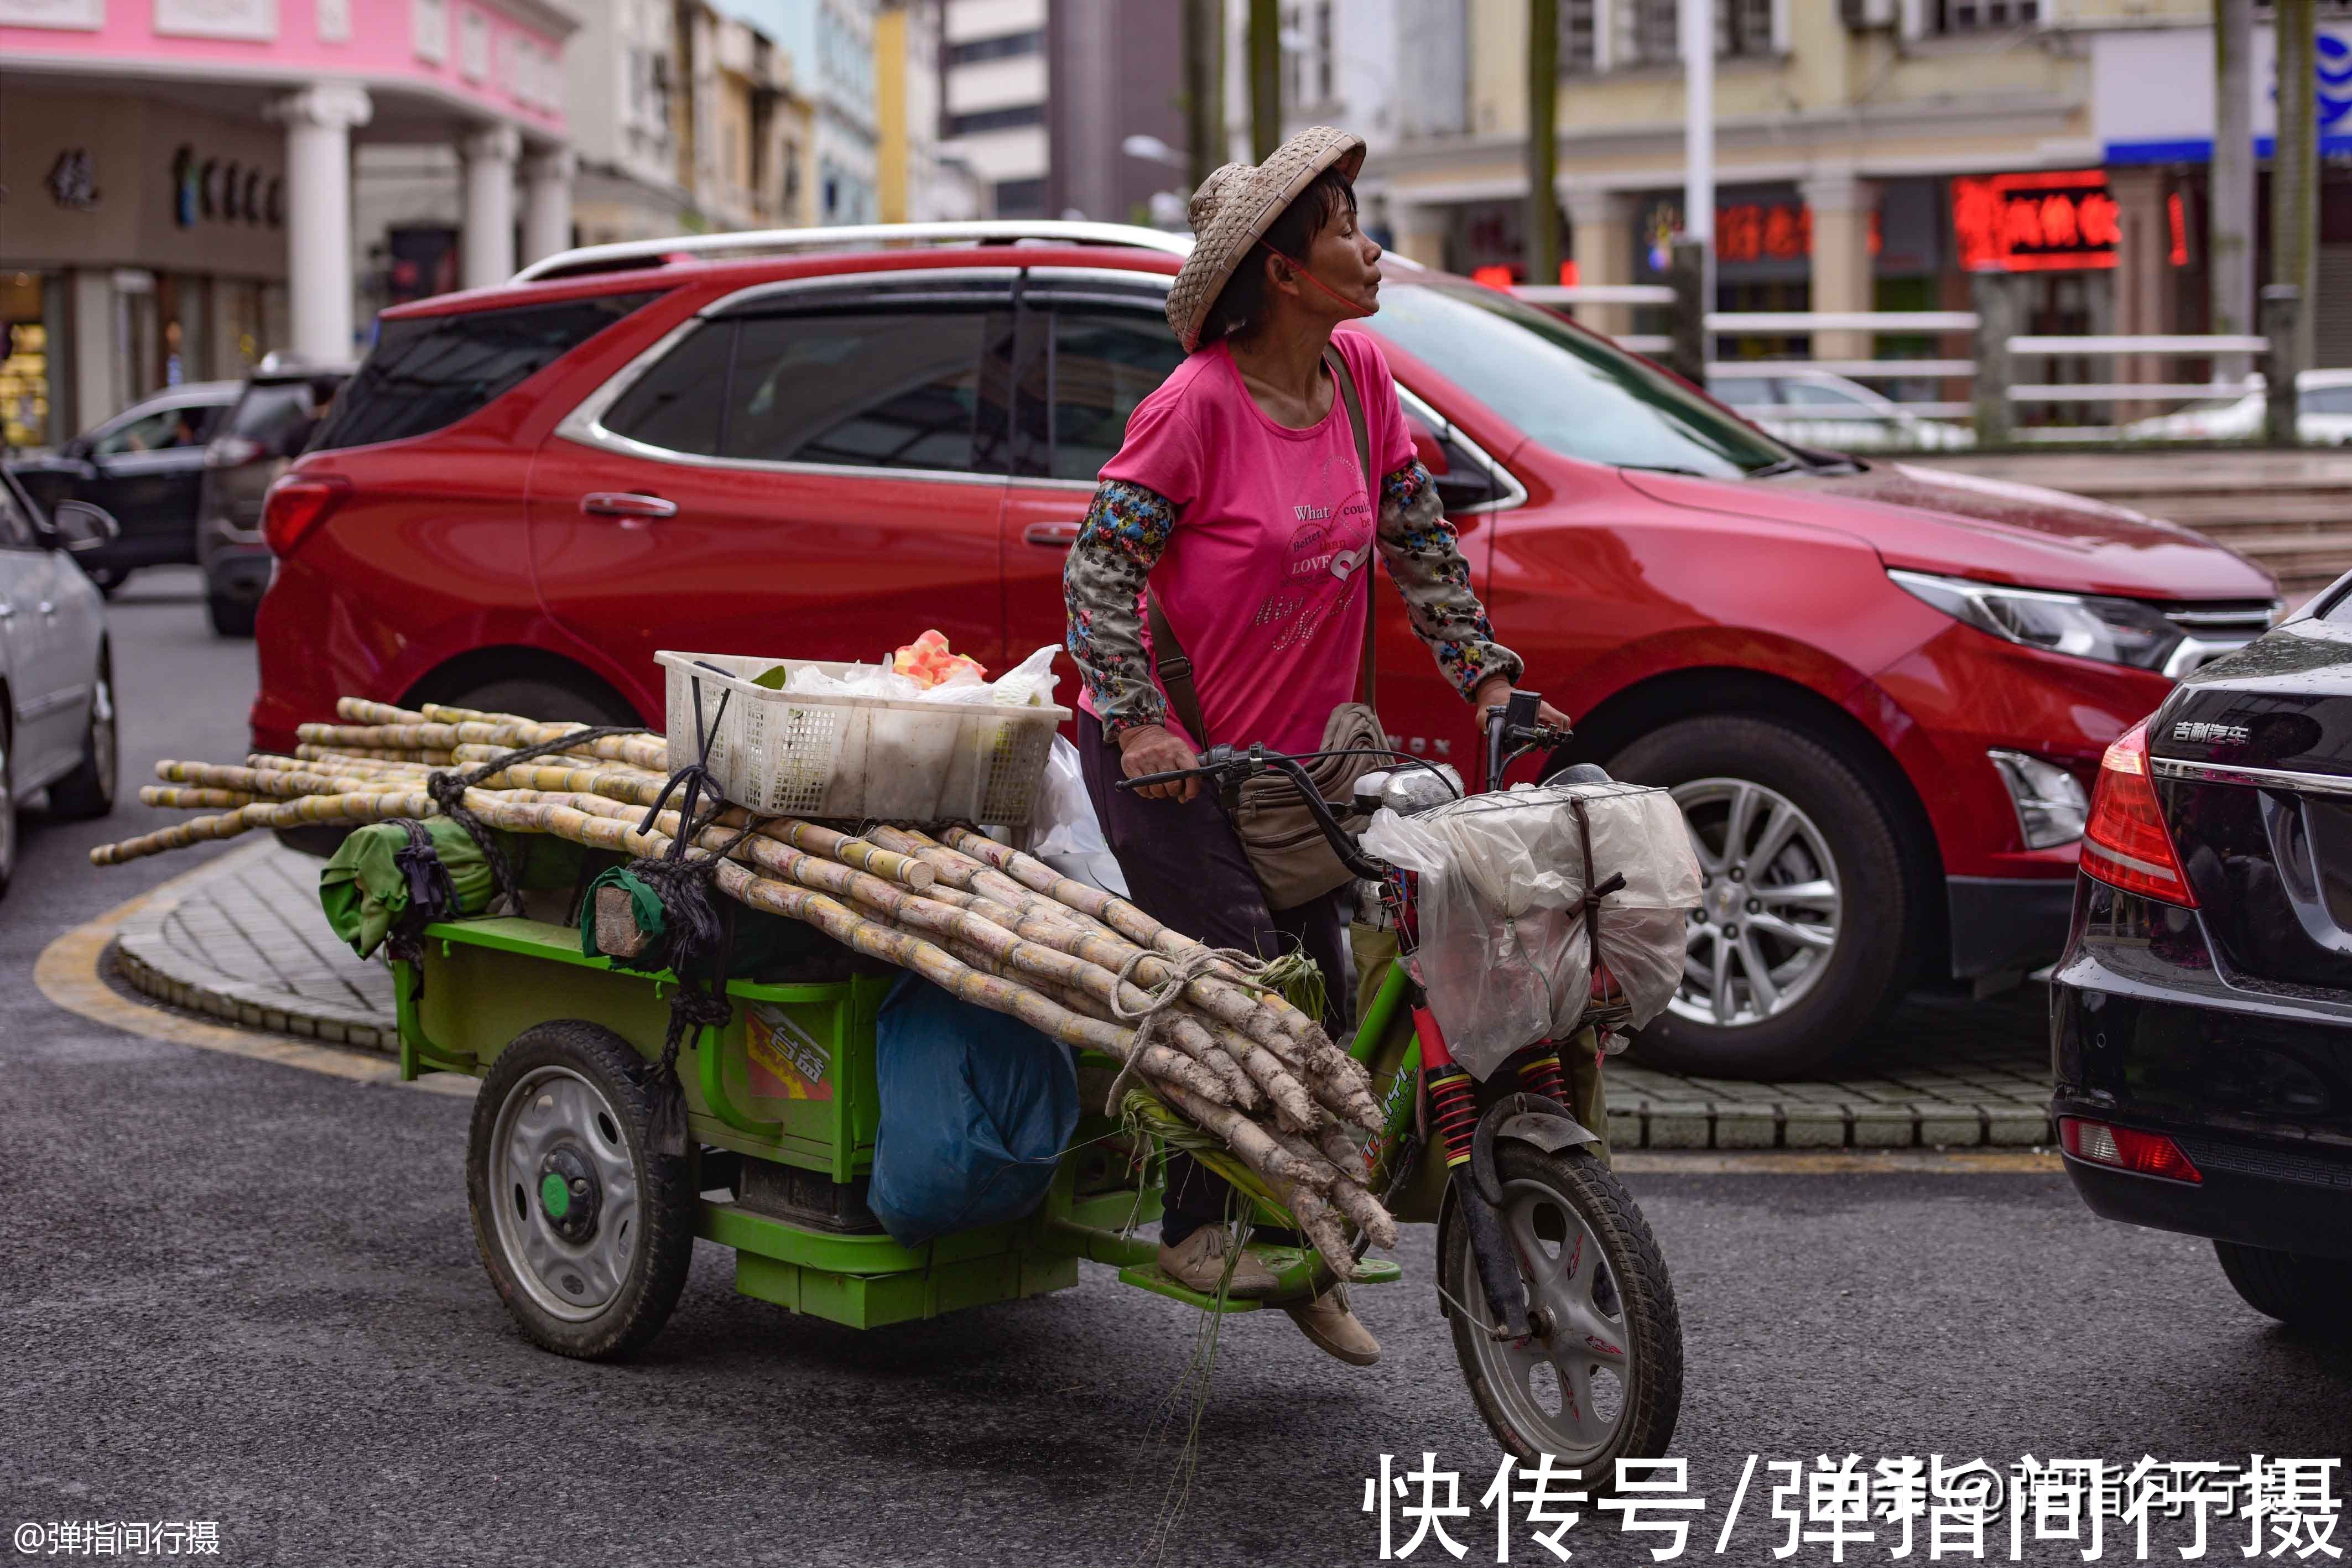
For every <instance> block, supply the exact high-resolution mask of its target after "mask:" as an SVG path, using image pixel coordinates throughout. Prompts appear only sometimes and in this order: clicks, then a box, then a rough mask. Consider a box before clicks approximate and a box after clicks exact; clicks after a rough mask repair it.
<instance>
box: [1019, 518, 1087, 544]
mask: <svg viewBox="0 0 2352 1568" xmlns="http://www.w3.org/2000/svg"><path fill="white" fill-rule="evenodd" d="M1078 527H1079V525H1078V524H1076V523H1032V524H1030V525H1029V526H1028V527H1027V528H1024V529H1022V530H1021V538H1022V540H1023V542H1024V543H1027V544H1033V545H1039V546H1042V547H1043V548H1045V549H1069V548H1070V547H1071V546H1072V545H1074V544H1076V543H1077V542H1078Z"/></svg>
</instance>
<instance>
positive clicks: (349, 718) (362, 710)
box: [335, 697, 425, 724]
mask: <svg viewBox="0 0 2352 1568" xmlns="http://www.w3.org/2000/svg"><path fill="white" fill-rule="evenodd" d="M335 716H336V717H337V718H339V719H341V720H342V721H343V722H344V723H346V724H423V723H425V716H424V715H423V714H421V713H418V712H416V711H415V710H414V709H412V708H404V707H394V706H392V705H391V704H390V703H372V702H370V701H368V700H367V698H365V697H337V698H336V699H335Z"/></svg>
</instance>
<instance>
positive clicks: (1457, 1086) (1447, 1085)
mask: <svg viewBox="0 0 2352 1568" xmlns="http://www.w3.org/2000/svg"><path fill="white" fill-rule="evenodd" d="M1428 1082H1429V1119H1430V1120H1431V1121H1432V1122H1433V1123H1435V1124H1436V1130H1437V1141H1438V1142H1439V1143H1441V1144H1443V1145H1444V1146H1445V1164H1446V1166H1447V1167H1448V1168H1449V1169H1450V1168H1452V1167H1453V1166H1458V1165H1464V1164H1466V1163H1467V1162H1468V1161H1469V1158H1470V1137H1471V1134H1474V1133H1475V1132H1477V1130H1478V1101H1477V1098H1476V1096H1475V1094H1474V1093H1472V1092H1471V1088H1470V1075H1469V1074H1468V1073H1467V1072H1465V1071H1462V1069H1461V1068H1459V1067H1456V1066H1454V1065H1452V1064H1451V1063H1448V1064H1447V1065H1446V1066H1444V1067H1441V1068H1438V1069H1437V1070H1436V1071H1433V1072H1432V1073H1430V1074H1429V1080H1428Z"/></svg>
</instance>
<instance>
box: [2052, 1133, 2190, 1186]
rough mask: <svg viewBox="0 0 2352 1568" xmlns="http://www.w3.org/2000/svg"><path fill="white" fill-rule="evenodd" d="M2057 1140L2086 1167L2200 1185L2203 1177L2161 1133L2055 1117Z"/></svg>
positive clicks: (2178, 1148)
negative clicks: (2056, 1119) (2108, 1168)
mask: <svg viewBox="0 0 2352 1568" xmlns="http://www.w3.org/2000/svg"><path fill="white" fill-rule="evenodd" d="M2058 1141H2059V1142H2060V1143H2061V1144H2063V1145H2065V1148H2066V1152H2067V1153H2068V1154H2070V1155H2074V1157H2075V1158H2076V1159H2078V1160H2081V1161H2083V1162H2084V1164H2085V1165H2094V1166H2109V1167H2110V1168H2112V1169H2115V1170H2119V1171H2129V1172H2131V1173H2132V1174H2133V1175H2135V1176H2162V1177H2164V1178H2165V1180H2167V1181H2185V1182H2188V1183H2189V1184H2190V1185H2191V1186H2200V1185H2202V1184H2203V1182H2204V1180H2205V1177H2204V1176H2203V1175H2202V1174H2200V1172H2199V1170H2198V1169H2197V1166H2195V1164H2194V1163H2192V1162H2191V1161H2190V1160H2189V1156H2188V1155H2185V1154H2183V1153H2181V1151H2180V1145H2179V1144H2176V1143H2174V1142H2173V1141H2172V1140H2171V1139H2170V1138H2168V1137H2166V1136H2165V1135H2164V1134H2162V1133H2141V1132H2135V1131H2134V1130H2133V1129H2131V1128H2129V1127H2110V1126H2109V1125H2107V1124H2105V1122H2086V1121H2084V1120H2083V1119H2082V1118H2081V1117H2079V1116H2061V1117H2059V1118H2058Z"/></svg>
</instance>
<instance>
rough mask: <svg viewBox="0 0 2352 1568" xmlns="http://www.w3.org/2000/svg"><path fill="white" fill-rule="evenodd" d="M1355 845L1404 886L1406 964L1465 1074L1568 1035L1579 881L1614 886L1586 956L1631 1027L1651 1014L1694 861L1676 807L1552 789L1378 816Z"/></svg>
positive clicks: (1693, 886) (1580, 989)
mask: <svg viewBox="0 0 2352 1568" xmlns="http://www.w3.org/2000/svg"><path fill="white" fill-rule="evenodd" d="M1580 809H1581V813H1582V818H1583V821H1584V822H1585V823H1589V825H1590V831H1591V862H1590V864H1589V865H1588V863H1587V862H1586V858H1585V850H1584V833H1583V831H1582V830H1581V828H1580V821H1579V811H1580ZM1363 845H1364V848H1365V850H1366V851H1368V852H1370V853H1372V854H1375V855H1378V856H1380V857H1381V859H1382V860H1385V861H1388V862H1391V864H1394V865H1399V866H1402V867H1404V868H1405V869H1406V870H1409V871H1412V872H1417V873H1420V876H1421V891H1420V927H1419V928H1420V946H1419V947H1418V948H1417V949H1416V950H1415V951H1414V953H1413V954H1412V957H1411V959H1410V960H1408V962H1409V963H1410V964H1411V966H1412V973H1413V977H1414V978H1416V979H1417V980H1419V981H1420V982H1421V984H1422V986H1423V988H1424V989H1426V990H1427V991H1428V993H1429V1000H1430V1007H1431V1009H1433V1011H1434V1012H1435V1013H1436V1014H1437V1017H1438V1019H1439V1020H1440V1021H1441V1022H1442V1023H1443V1024H1444V1028H1445V1037H1446V1043H1447V1044H1448V1046H1449V1047H1451V1049H1452V1050H1453V1052H1454V1059H1455V1060H1456V1061H1460V1062H1461V1063H1462V1065H1463V1066H1464V1067H1465V1068H1467V1069H1468V1070H1469V1071H1470V1073H1471V1075H1472V1076H1473V1077H1475V1078H1479V1079H1484V1078H1485V1077H1486V1075H1487V1074H1488V1073H1490V1072H1492V1071H1494V1070H1495V1069H1496V1067H1499V1066H1501V1065H1502V1063H1503V1061H1505V1060H1506V1059H1507V1057H1509V1056H1510V1054H1511V1053H1512V1052H1513V1051H1517V1050H1518V1049H1519V1048H1520V1047H1522V1046H1527V1045H1532V1044H1534V1043H1535V1042H1536V1041H1537V1040H1559V1039H1564V1038H1566V1037H1567V1036H1568V1035H1569V1034H1570V1033H1572V1032H1573V1031H1574V1030H1575V1029H1576V1025H1577V1020H1578V1019H1580V1018H1581V1017H1582V1016H1583V1013H1584V1009H1585V1006H1586V1003H1587V1001H1588V999H1589V997H1590V992H1591V981H1592V946H1593V944H1592V938H1591V936H1590V935H1589V934H1588V933H1587V931H1586V929H1585V917H1584V916H1582V915H1578V914H1575V913H1573V911H1574V910H1575V907H1576V905H1577V904H1580V902H1581V901H1582V900H1583V897H1584V891H1585V888H1586V887H1587V885H1589V883H1592V882H1601V881H1606V880H1607V879H1608V878H1609V877H1610V876H1611V875H1612V874H1615V873H1622V875H1623V876H1624V878H1625V885H1624V886H1623V887H1622V888H1620V889H1618V890H1616V891H1614V892H1612V893H1610V894H1607V895H1606V896H1604V897H1603V898H1602V899H1601V902H1600V904H1599V906H1598V907H1599V912H1600V922H1599V930H1600V944H1599V945H1600V950H1601V961H1602V962H1603V963H1605V964H1607V965H1608V966H1609V970H1610V973H1611V974H1612V975H1613V976H1615V977H1616V978H1617V982H1618V984H1619V985H1620V986H1621V987H1622V988H1623V989H1624V991H1625V993H1626V995H1627V997H1628V998H1630V999H1631V1001H1632V1003H1633V1026H1634V1027H1636V1028H1639V1027H1640V1026H1641V1025H1643V1024H1645V1023H1647V1022H1648V1021H1649V1020H1650V1019H1652V1018H1654V1017H1655V1016H1656V1015H1657V1013H1658V1012H1659V1011H1660V1010H1661V1009H1664V1006H1665V1005H1666V1002H1667V1000H1668V999H1669V998H1672V997H1673V995H1674V992H1675V987H1676V986H1677V985H1679V984H1680V983H1681V980H1682V973H1683V953H1684V942H1685V937H1684V926H1685V913H1686V912H1687V911H1689V910H1692V909H1695V908H1696V907H1697V906H1698V901H1699V898H1698V894H1699V884H1698V862H1697V859H1696V857H1695V856H1694V855H1693V854H1692V852H1691V846H1690V835H1689V832H1688V831H1687V830H1686V829H1685V827H1684V825H1683V818H1682V811H1681V810H1680V808H1678V807H1677V806H1675V802H1674V798H1673V797H1672V796H1670V795H1668V794H1666V793H1665V791H1664V790H1662V789H1643V788H1642V787H1640V786H1637V785H1631V784H1568V785H1555V786H1551V787H1549V788H1546V789H1514V790H1511V791H1509V792H1508V793H1505V794H1490V795H1474V796H1472V797H1470V798H1469V799H1468V800H1460V801H1456V802H1454V803H1453V804H1451V805H1447V806H1441V807H1439V808H1437V809H1436V810H1431V811H1425V812H1423V813H1421V814H1420V815H1418V816H1414V817H1400V816H1398V815H1397V814H1396V813H1395V812H1393V811H1390V810H1381V811H1380V812H1378V813H1376V814H1375V815H1374V816H1373V818H1372V821H1371V825H1370V827H1369V828H1367V829H1366V830H1365V831H1364V835H1363Z"/></svg>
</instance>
